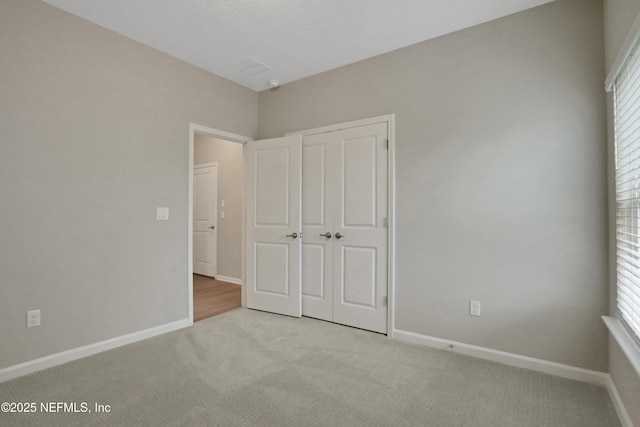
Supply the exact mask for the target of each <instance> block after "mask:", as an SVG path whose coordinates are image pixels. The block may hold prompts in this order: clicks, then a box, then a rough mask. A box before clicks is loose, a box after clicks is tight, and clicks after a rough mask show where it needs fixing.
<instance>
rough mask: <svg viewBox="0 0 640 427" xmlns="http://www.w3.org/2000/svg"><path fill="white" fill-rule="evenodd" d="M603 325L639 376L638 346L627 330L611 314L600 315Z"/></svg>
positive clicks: (639, 349)
mask: <svg viewBox="0 0 640 427" xmlns="http://www.w3.org/2000/svg"><path fill="white" fill-rule="evenodd" d="M602 320H604V323H605V325H607V328H609V332H610V333H611V335H613V337H614V338H615V339H616V341H617V342H618V345H619V346H620V348H621V349H622V352H623V353H624V354H625V355H626V356H627V359H629V362H630V363H631V366H633V369H635V371H636V374H638V376H640V347H638V344H636V342H635V341H634V340H633V338H632V337H631V335H629V332H627V330H626V329H625V327H624V326H623V325H622V323H620V320H618V319H616V318H615V317H611V316H602Z"/></svg>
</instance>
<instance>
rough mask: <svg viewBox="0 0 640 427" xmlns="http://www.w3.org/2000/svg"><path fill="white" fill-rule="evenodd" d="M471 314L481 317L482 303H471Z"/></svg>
mask: <svg viewBox="0 0 640 427" xmlns="http://www.w3.org/2000/svg"><path fill="white" fill-rule="evenodd" d="M469 314H470V315H471V316H478V317H480V301H474V300H471V301H469Z"/></svg>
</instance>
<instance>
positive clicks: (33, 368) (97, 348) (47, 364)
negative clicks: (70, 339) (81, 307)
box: [0, 319, 189, 383]
mask: <svg viewBox="0 0 640 427" xmlns="http://www.w3.org/2000/svg"><path fill="white" fill-rule="evenodd" d="M187 326H189V320H188V319H182V320H178V321H175V322H171V323H166V324H164V325H160V326H155V327H153V328H149V329H144V330H142V331H138V332H133V333H130V334H126V335H122V336H119V337H116V338H111V339H108V340H105V341H100V342H96V343H93V344H89V345H85V346H82V347H76V348H73V349H71V350H66V351H63V352H60V353H56V354H51V355H49V356H45V357H41V358H39V359H34V360H30V361H28V362H24V363H20V364H18V365H14V366H9V367H8V368H3V369H0V383H1V382H4V381H8V380H10V379H13V378H17V377H21V376H23V375H27V374H30V373H33V372H37V371H40V370H42V369H47V368H51V367H53V366H57V365H62V364H63V363H67V362H71V361H73V360H77V359H81V358H83V357H87V356H91V355H92V354H96V353H100V352H103V351H106V350H111V349H113V348H117V347H122V346H123V345H127V344H131V343H134V342H137V341H142V340H146V339H148V338H151V337H155V336H157V335H162V334H166V333H167V332H172V331H175V330H178V329H182V328H186V327H187Z"/></svg>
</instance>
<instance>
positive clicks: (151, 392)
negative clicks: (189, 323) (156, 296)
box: [0, 309, 620, 427]
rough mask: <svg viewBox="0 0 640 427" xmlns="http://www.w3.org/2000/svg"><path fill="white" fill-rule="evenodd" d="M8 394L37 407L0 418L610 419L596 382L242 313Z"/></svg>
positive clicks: (48, 421)
mask: <svg viewBox="0 0 640 427" xmlns="http://www.w3.org/2000/svg"><path fill="white" fill-rule="evenodd" d="M5 401H9V402H24V403H30V402H34V403H36V404H37V405H38V412H36V413H33V414H24V413H22V414H17V413H0V425H2V426H76V425H82V426H92V425H100V426H102V425H104V426H120V425H121V426H191V425H192V426H205V425H207V426H438V427H440V426H442V427H448V426H461V427H462V426H464V427H468V426H491V427H495V426H518V427H522V426H553V427H559V426H576V427H588V426H597V427H605V426H619V425H620V424H619V422H618V419H617V417H616V413H615V410H614V408H613V405H612V403H611V400H610V399H609V396H608V393H607V391H606V389H605V388H602V387H598V386H594V385H590V384H585V383H581V382H577V381H571V380H567V379H563V378H559V377H555V376H552V375H546V374H541V373H537V372H533V371H528V370H525V369H519V368H514V367H510V366H506V365H501V364H498V363H494V362H489V361H485V360H481V359H475V358H472V357H467V356H463V355H459V354H455V353H451V352H448V351H445V350H436V349H431V348H427V347H422V346H418V345H413V344H407V343H403V342H399V341H396V340H391V339H389V338H387V337H385V336H382V335H379V334H375V333H371V332H367V331H362V330H358V329H353V328H349V327H345V326H340V325H336V324H332V323H328V322H323V321H319V320H314V319H309V318H302V319H293V318H288V317H284V316H278V315H274V314H269V313H263V312H258V311H252V310H248V309H237V310H234V311H230V312H227V313H224V314H222V315H219V316H216V317H214V318H211V319H207V320H204V321H201V322H198V323H196V324H195V325H194V326H193V327H191V328H187V329H183V330H179V331H175V332H172V333H168V334H165V335H161V336H158V337H154V338H151V339H148V340H145V341H141V342H138V343H134V344H131V345H127V346H124V347H120V348H117V349H114V350H110V351H106V352H103V353H100V354H97V355H94V356H90V357H87V358H84V359H81V360H77V361H74V362H71V363H67V364H65V365H60V366H57V367H53V368H50V369H46V370H43V371H40V372H36V373H34V374H31V375H27V376H24V377H21V378H16V379H14V380H11V381H7V382H4V383H1V384H0V402H5ZM42 402H45V403H46V402H64V403H68V404H69V403H71V404H73V403H75V404H76V406H77V407H78V409H79V410H82V409H83V407H82V404H83V403H84V404H86V408H87V409H89V410H91V411H92V412H91V413H89V412H86V413H81V412H78V413H69V412H66V413H65V412H58V413H43V412H42V411H41V410H40V404H41V403H42ZM96 403H97V404H102V405H109V407H110V412H108V413H96V412H95V404H96ZM63 409H64V408H63Z"/></svg>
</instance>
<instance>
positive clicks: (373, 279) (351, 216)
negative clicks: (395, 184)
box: [302, 123, 388, 333]
mask: <svg viewBox="0 0 640 427" xmlns="http://www.w3.org/2000/svg"><path fill="white" fill-rule="evenodd" d="M387 138H388V136H387V124H386V123H379V124H374V125H368V126H362V127H358V128H351V129H345V130H340V131H335V132H328V133H324V134H318V135H311V136H305V138H304V143H303V153H304V154H303V264H302V269H303V282H302V288H303V315H305V316H310V317H316V318H320V319H324V320H330V321H333V322H336V323H341V324H345V325H349V326H355V327H358V328H362V329H367V330H371V331H376V332H381V333H387V293H388V291H387V287H388V286H387V268H388V267H387V250H388V248H387V244H388V243H387V239H388V233H387V224H386V223H387V212H388V209H387V206H388V187H387V174H388V171H387V168H388V165H387V156H388V152H387V148H386V144H387ZM326 233H330V235H331V237H329V234H326Z"/></svg>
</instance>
